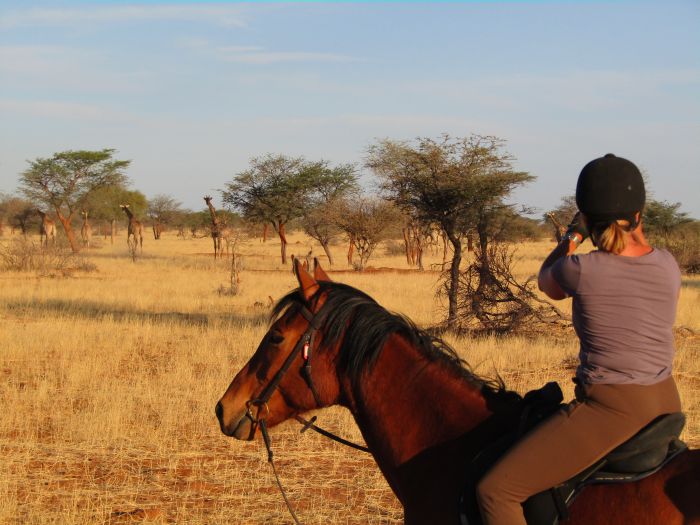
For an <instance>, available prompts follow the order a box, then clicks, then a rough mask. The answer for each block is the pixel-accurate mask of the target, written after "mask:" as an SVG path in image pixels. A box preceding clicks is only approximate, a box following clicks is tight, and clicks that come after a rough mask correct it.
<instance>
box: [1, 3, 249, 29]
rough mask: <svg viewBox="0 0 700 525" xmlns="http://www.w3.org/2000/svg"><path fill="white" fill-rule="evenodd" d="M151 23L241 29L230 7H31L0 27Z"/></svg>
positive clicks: (12, 13)
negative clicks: (161, 21)
mask: <svg viewBox="0 0 700 525" xmlns="http://www.w3.org/2000/svg"><path fill="white" fill-rule="evenodd" d="M154 20H179V21H190V22H194V21H200V22H210V23H214V24H216V25H223V26H235V27H244V26H245V25H246V23H245V20H244V17H243V15H242V13H241V9H240V8H237V7H232V6H211V5H209V6H175V5H170V6H168V5H163V6H135V5H133V6H99V7H84V8H68V9H56V8H33V9H24V10H20V9H18V10H14V11H8V12H6V13H4V14H3V16H2V18H0V28H4V29H7V28H11V27H31V26H72V25H76V24H84V23H118V22H135V21H154Z"/></svg>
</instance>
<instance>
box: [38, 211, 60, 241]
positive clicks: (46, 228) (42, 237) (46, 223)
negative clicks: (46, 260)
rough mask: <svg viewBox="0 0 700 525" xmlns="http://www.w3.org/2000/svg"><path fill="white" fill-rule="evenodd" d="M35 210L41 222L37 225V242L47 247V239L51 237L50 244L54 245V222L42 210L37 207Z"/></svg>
mask: <svg viewBox="0 0 700 525" xmlns="http://www.w3.org/2000/svg"><path fill="white" fill-rule="evenodd" d="M36 212H37V213H38V214H39V216H40V217H41V224H40V225H39V244H41V245H43V246H46V247H48V245H49V239H51V244H53V245H56V223H55V222H54V221H52V220H51V219H49V217H48V215H46V214H45V213H44V212H43V211H41V210H40V209H39V208H37V210H36Z"/></svg>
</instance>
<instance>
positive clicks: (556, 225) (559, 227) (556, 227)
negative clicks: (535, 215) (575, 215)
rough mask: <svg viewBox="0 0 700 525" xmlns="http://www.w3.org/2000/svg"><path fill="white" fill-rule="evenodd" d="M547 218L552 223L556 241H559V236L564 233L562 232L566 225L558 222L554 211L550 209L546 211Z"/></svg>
mask: <svg viewBox="0 0 700 525" xmlns="http://www.w3.org/2000/svg"><path fill="white" fill-rule="evenodd" d="M547 218H548V219H549V220H550V221H551V222H552V224H553V225H554V236H555V237H556V239H557V242H561V238H562V236H563V235H564V232H565V231H566V226H564V225H563V224H562V223H560V222H559V221H558V220H557V218H556V216H555V215H554V213H552V212H551V211H550V212H549V213H547Z"/></svg>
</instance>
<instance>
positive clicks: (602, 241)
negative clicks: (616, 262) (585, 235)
mask: <svg viewBox="0 0 700 525" xmlns="http://www.w3.org/2000/svg"><path fill="white" fill-rule="evenodd" d="M629 230H630V223H629V221H625V220H617V221H613V222H610V223H607V224H596V225H595V226H594V227H593V230H592V231H591V237H592V238H593V240H594V241H595V244H596V246H597V247H598V249H600V250H603V251H605V252H610V253H614V254H616V255H619V254H620V253H622V251H623V250H624V249H625V246H627V237H626V236H625V234H626V233H627V232H629Z"/></svg>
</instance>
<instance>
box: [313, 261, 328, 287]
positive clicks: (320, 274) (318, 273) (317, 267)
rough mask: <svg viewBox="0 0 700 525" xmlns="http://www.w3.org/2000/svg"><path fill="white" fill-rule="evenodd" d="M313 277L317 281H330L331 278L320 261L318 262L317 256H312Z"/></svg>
mask: <svg viewBox="0 0 700 525" xmlns="http://www.w3.org/2000/svg"><path fill="white" fill-rule="evenodd" d="M314 279H316V280H317V281H330V280H331V278H330V277H328V274H327V273H326V272H324V271H323V268H321V263H319V262H318V258H316V257H314Z"/></svg>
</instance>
